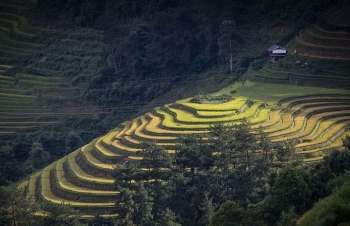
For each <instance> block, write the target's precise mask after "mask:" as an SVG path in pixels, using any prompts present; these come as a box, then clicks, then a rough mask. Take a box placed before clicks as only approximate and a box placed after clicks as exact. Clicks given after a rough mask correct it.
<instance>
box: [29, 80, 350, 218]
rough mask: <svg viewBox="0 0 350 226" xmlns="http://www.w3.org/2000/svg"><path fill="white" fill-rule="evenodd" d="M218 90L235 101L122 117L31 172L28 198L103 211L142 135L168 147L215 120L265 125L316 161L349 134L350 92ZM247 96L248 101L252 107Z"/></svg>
mask: <svg viewBox="0 0 350 226" xmlns="http://www.w3.org/2000/svg"><path fill="white" fill-rule="evenodd" d="M233 91H234V92H233ZM267 91H268V92H267ZM223 94H225V95H230V96H231V97H232V100H230V101H228V102H226V103H221V104H219V103H212V104H210V103H207V104H199V103H192V102H191V101H190V98H189V99H183V100H179V101H177V102H176V103H173V104H168V105H164V106H162V107H158V108H155V109H154V110H153V112H148V113H146V114H144V115H140V116H139V117H137V118H135V119H133V120H131V121H127V122H124V123H122V124H121V125H120V127H118V128H116V129H115V130H113V131H111V132H109V133H108V134H106V135H104V136H102V137H99V138H97V139H95V140H93V141H91V143H89V144H87V145H85V146H83V147H81V148H80V149H78V150H76V151H75V152H73V153H71V154H69V155H68V156H66V157H64V158H62V159H60V160H58V161H56V162H54V163H53V164H51V165H50V166H48V167H46V168H45V169H43V170H42V171H41V172H39V173H38V174H35V175H33V176H32V178H31V179H30V180H29V182H28V183H23V184H22V187H25V191H27V193H26V194H27V195H28V197H32V196H35V198H36V199H44V200H46V201H50V202H54V203H60V202H63V201H64V202H65V203H70V204H71V205H73V206H74V207H76V208H79V209H80V210H82V211H83V213H85V214H93V213H101V214H108V213H110V212H109V211H110V208H112V207H113V205H114V204H113V196H114V195H116V194H117V191H115V190H114V186H113V183H114V181H113V178H112V176H111V173H112V172H113V168H114V166H115V165H116V164H120V163H121V162H122V161H123V159H124V158H125V157H128V158H129V160H133V161H137V160H139V159H140V156H138V155H137V153H136V152H137V150H140V143H142V142H145V141H150V142H156V143H157V144H158V145H160V146H163V147H164V148H165V149H166V150H167V151H168V152H169V153H173V152H174V150H175V145H176V140H177V138H178V137H179V136H180V135H182V134H193V133H196V134H204V135H205V134H206V133H207V132H208V129H209V127H210V125H211V124H212V123H216V122H220V123H224V124H227V125H231V124H236V123H240V120H242V119H243V118H246V119H248V120H250V121H251V122H252V128H253V130H257V129H258V128H259V127H263V129H264V131H265V132H266V133H267V134H268V135H269V136H270V138H271V139H272V141H273V142H283V141H291V140H293V141H296V142H297V145H296V153H297V154H299V155H302V156H303V157H304V161H315V160H319V159H321V158H322V157H323V156H324V155H325V154H327V152H328V151H329V150H331V149H332V148H339V147H341V146H342V140H341V139H342V138H344V137H345V136H346V134H350V91H348V90H336V89H325V88H312V87H308V88H307V89H305V88H304V87H299V86H291V85H272V84H266V83H255V82H250V81H246V82H245V83H244V84H243V83H236V84H234V85H231V86H229V87H227V88H225V89H223V90H221V91H220V92H218V93H215V94H213V95H214V96H215V95H218V96H219V95H223ZM248 100H249V102H251V103H253V104H250V105H249V107H248V106H247V103H248ZM203 112H205V114H203Z"/></svg>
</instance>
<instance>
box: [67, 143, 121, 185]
mask: <svg viewBox="0 0 350 226" xmlns="http://www.w3.org/2000/svg"><path fill="white" fill-rule="evenodd" d="M79 152H80V150H77V151H74V152H72V153H71V154H69V155H68V160H67V161H68V165H69V167H70V168H71V170H72V172H73V173H74V174H75V176H76V177H77V178H80V179H81V180H84V181H88V182H90V183H101V184H107V185H111V184H114V180H113V179H108V178H103V177H94V176H92V175H90V174H87V173H86V172H85V171H84V170H82V169H81V168H80V166H79V164H78V163H77V162H76V161H75V157H76V156H77V155H78V154H79Z"/></svg>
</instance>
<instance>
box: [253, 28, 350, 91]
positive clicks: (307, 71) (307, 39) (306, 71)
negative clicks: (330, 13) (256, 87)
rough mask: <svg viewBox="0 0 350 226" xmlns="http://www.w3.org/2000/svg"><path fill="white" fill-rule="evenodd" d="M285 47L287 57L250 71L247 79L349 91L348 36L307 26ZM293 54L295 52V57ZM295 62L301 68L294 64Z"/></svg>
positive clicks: (349, 35)
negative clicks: (296, 52) (296, 53)
mask: <svg viewBox="0 0 350 226" xmlns="http://www.w3.org/2000/svg"><path fill="white" fill-rule="evenodd" d="M284 47H285V48H286V49H287V51H288V54H287V56H286V57H285V58H283V59H282V61H280V63H275V64H271V65H270V66H268V67H264V68H263V69H262V70H258V71H250V72H249V73H248V76H249V78H250V79H251V80H253V81H258V82H268V83H278V84H293V85H304V86H308V85H312V86H321V87H327V88H335V87H338V88H339V87H341V88H345V89H347V88H348V87H350V77H349V71H350V34H349V33H346V32H335V31H334V32H332V31H325V30H323V29H322V28H320V27H318V26H310V27H307V28H305V29H303V30H302V31H301V32H300V35H299V36H296V37H295V38H294V40H293V41H292V42H291V43H289V44H288V45H286V46H284ZM294 50H297V51H298V55H295V54H294ZM296 62H300V64H295V63H296ZM304 63H307V65H305V64H304Z"/></svg>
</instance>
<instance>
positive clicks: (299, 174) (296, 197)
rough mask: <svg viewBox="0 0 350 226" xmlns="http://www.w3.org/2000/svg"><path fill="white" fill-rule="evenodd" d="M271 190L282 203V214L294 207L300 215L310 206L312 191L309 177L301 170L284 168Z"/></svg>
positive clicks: (290, 167) (289, 167)
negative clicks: (308, 181)
mask: <svg viewBox="0 0 350 226" xmlns="http://www.w3.org/2000/svg"><path fill="white" fill-rule="evenodd" d="M271 190H272V191H271V193H272V196H274V197H275V198H276V200H278V202H279V203H280V210H281V212H282V211H288V210H289V208H291V207H294V208H295V211H296V213H297V214H300V213H302V212H303V211H305V210H306V209H307V208H308V207H309V206H310V197H311V190H310V188H309V186H308V183H307V175H306V173H305V172H304V171H303V170H302V169H301V168H296V167H292V166H286V167H285V168H283V169H282V170H281V171H280V172H279V173H278V174H277V177H276V180H275V183H274V185H273V187H272V189H271Z"/></svg>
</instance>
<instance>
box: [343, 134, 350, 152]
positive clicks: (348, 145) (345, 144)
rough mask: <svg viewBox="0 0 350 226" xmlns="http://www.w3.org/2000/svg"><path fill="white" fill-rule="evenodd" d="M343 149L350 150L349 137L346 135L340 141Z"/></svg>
mask: <svg viewBox="0 0 350 226" xmlns="http://www.w3.org/2000/svg"><path fill="white" fill-rule="evenodd" d="M342 141H343V147H344V148H346V149H348V150H350V135H346V137H345V138H343V139H342Z"/></svg>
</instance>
